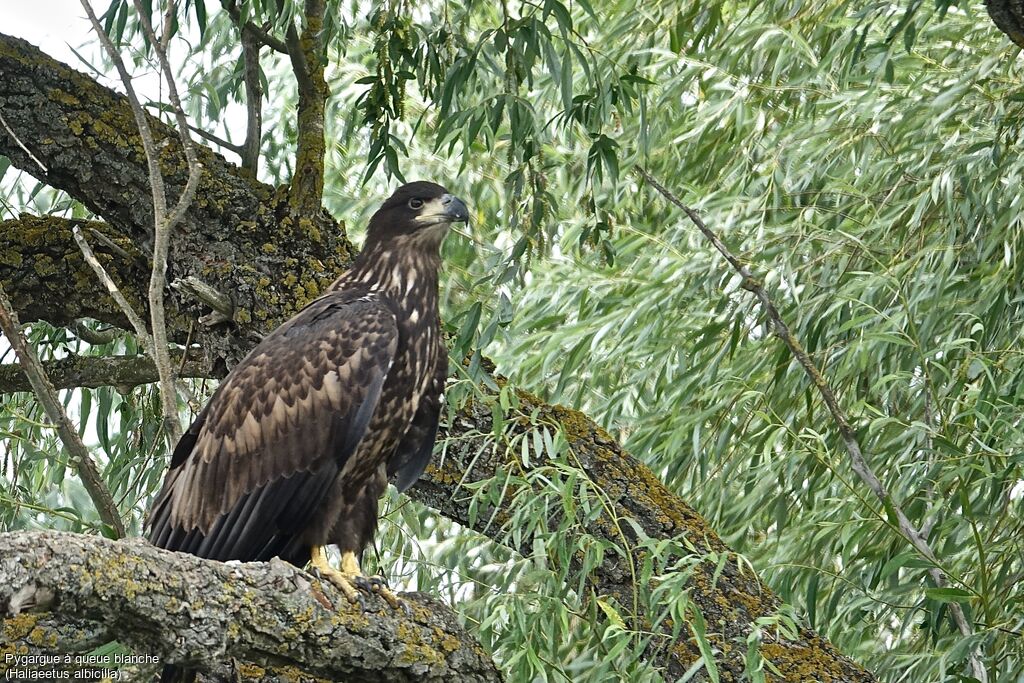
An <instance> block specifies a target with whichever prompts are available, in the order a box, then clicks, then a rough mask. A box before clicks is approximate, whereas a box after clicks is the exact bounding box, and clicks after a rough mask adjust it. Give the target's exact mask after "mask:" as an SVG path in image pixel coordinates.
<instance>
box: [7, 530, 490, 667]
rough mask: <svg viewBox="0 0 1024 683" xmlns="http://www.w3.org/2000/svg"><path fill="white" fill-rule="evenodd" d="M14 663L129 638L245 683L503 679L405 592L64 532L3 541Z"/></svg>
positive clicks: (443, 620) (450, 625)
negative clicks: (342, 586) (341, 585)
mask: <svg viewBox="0 0 1024 683" xmlns="http://www.w3.org/2000/svg"><path fill="white" fill-rule="evenodd" d="M0 576H3V577H4V582H3V584H2V585H0V617H2V622H0V633H2V636H3V637H2V638H0V662H4V661H5V658H6V656H7V655H21V656H24V655H41V654H55V653H81V652H88V651H89V650H91V649H92V648H95V647H96V646H97V645H99V644H102V643H105V642H108V641H112V640H117V641H118V642H120V643H122V644H123V645H127V646H129V647H131V648H132V649H133V650H134V651H135V652H137V653H139V654H149V655H155V656H158V657H160V659H161V661H162V662H164V663H174V664H187V665H189V666H192V667H195V668H199V669H201V670H208V669H213V670H214V671H216V670H218V669H219V668H220V667H221V664H220V663H221V662H224V661H228V660H231V659H234V660H236V661H237V662H238V663H239V664H240V666H238V667H237V668H236V672H235V673H237V674H238V676H239V679H240V680H264V678H268V677H269V678H285V675H284V674H286V673H287V672H289V671H290V672H291V673H292V674H294V675H295V676H296V677H297V678H296V679H293V680H298V679H302V680H310V679H315V678H322V679H327V680H333V681H364V682H366V683H373V682H374V681H396V682H401V681H438V682H441V681H451V680H459V681H467V682H476V681H479V682H484V681H499V680H501V679H500V676H499V674H498V672H497V670H496V669H495V667H494V664H493V662H491V660H490V658H489V657H488V656H487V654H486V653H485V652H483V650H482V649H481V648H480V646H479V645H478V644H476V643H475V642H474V641H473V639H472V638H471V637H470V636H469V635H468V634H467V633H466V632H465V631H464V630H463V629H462V628H461V627H460V626H459V625H458V623H457V621H456V618H455V615H454V613H453V612H452V611H451V610H450V609H449V608H448V607H447V606H445V605H443V604H442V603H440V602H438V601H436V600H433V599H431V598H429V597H428V596H425V595H423V594H420V593H405V594H403V599H404V600H406V602H407V604H408V605H409V607H410V610H409V613H408V614H406V613H405V612H403V611H401V610H392V609H391V608H390V607H388V606H387V604H386V603H385V602H384V601H383V599H381V598H378V597H373V598H370V599H368V611H366V612H362V611H360V609H359V608H358V607H356V606H353V605H350V604H349V603H348V602H347V601H346V600H345V598H344V596H342V595H341V594H340V593H339V592H337V591H336V590H335V589H334V588H333V587H332V586H329V585H323V584H321V583H320V582H319V581H318V580H316V579H314V578H313V577H311V576H310V575H308V574H306V573H304V572H302V571H300V570H298V569H296V568H295V567H292V566H291V565H288V564H286V563H284V562H281V561H278V560H274V561H272V562H270V563H247V564H224V563H221V562H214V561H211V560H202V559H199V558H197V557H193V556H191V555H185V554H181V553H172V552H168V551H166V550H162V549H159V548H154V547H153V546H151V545H149V544H148V543H146V542H145V541H143V540H141V539H133V540H128V541H110V540H107V539H103V538H99V537H95V536H83V535H77V534H69V533H62V532H18V533H8V534H0Z"/></svg>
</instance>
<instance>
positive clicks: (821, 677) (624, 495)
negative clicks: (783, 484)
mask: <svg viewBox="0 0 1024 683" xmlns="http://www.w3.org/2000/svg"><path fill="white" fill-rule="evenodd" d="M518 397H519V408H518V410H517V411H516V414H515V415H510V416H508V417H507V418H506V419H507V420H508V421H511V422H512V423H513V424H514V427H513V431H512V433H511V434H510V435H509V437H510V438H514V437H515V436H517V435H522V434H524V433H526V432H528V431H530V430H531V429H532V427H531V421H535V422H537V423H541V424H548V425H551V426H552V427H555V428H556V429H560V430H561V431H562V433H563V435H564V436H565V438H566V440H567V441H568V443H569V448H570V449H571V452H572V456H573V459H574V462H575V463H577V464H578V466H579V467H580V468H581V469H582V470H583V471H584V472H585V473H586V475H587V477H588V478H589V479H590V481H591V482H593V483H594V485H595V487H596V488H598V489H600V490H601V491H603V492H604V496H605V497H606V499H607V501H608V503H609V507H608V508H607V509H605V510H604V513H603V514H602V515H601V516H600V517H599V518H598V519H597V520H596V521H594V522H591V523H589V524H588V526H587V532H588V533H589V534H591V535H593V536H597V537H598V538H599V539H602V540H605V541H608V542H609V543H611V544H613V545H614V546H617V547H619V548H621V549H622V550H623V552H624V554H625V557H622V556H615V557H614V558H608V559H606V560H605V561H604V562H603V563H602V564H600V565H599V566H598V567H596V568H595V569H594V570H593V572H592V573H591V574H590V575H589V576H586V577H583V578H584V579H585V581H586V584H587V586H588V587H589V588H590V590H591V591H592V592H593V594H595V595H598V596H604V597H609V596H610V597H613V598H614V599H615V601H616V602H617V603H618V604H620V605H622V606H624V607H625V608H626V609H627V610H632V609H633V607H634V604H635V602H634V600H635V591H637V590H642V591H651V590H652V589H653V588H654V586H638V585H636V584H635V583H634V578H635V573H634V572H633V571H631V570H630V566H629V565H630V563H631V562H632V564H633V566H634V567H637V566H641V565H642V564H643V562H644V560H645V557H646V555H647V553H646V552H645V551H644V550H643V548H642V547H641V545H642V544H641V543H640V542H638V539H637V536H636V534H635V532H634V531H633V529H632V524H631V523H635V524H637V525H638V526H639V527H640V528H641V529H643V532H644V534H646V536H647V537H648V538H649V539H651V540H652V541H653V542H655V543H656V542H658V541H660V540H675V541H682V540H683V539H685V541H687V542H688V543H689V544H691V545H692V547H693V548H694V552H695V554H696V555H704V554H707V553H715V554H717V555H719V556H721V555H723V554H726V555H727V554H729V553H731V551H730V550H729V548H728V547H727V546H726V545H725V544H724V543H723V542H722V541H721V540H720V539H719V538H718V535H717V534H716V533H715V532H714V530H713V529H712V528H711V527H710V526H709V525H708V523H707V522H706V521H705V520H704V518H703V517H701V516H700V514H698V513H697V512H696V511H694V510H693V508H691V507H690V506H688V505H687V504H686V503H684V502H683V501H682V499H680V498H679V497H678V496H676V495H674V494H673V493H672V492H671V491H669V490H668V489H666V488H665V486H664V485H663V484H662V483H661V482H659V481H658V479H657V477H655V476H654V474H653V473H652V472H651V471H650V470H649V469H648V468H647V467H646V466H645V465H644V464H643V463H641V462H640V461H639V460H637V459H636V458H634V457H633V456H632V455H630V454H629V453H628V452H626V451H625V450H623V449H622V446H620V445H619V444H618V443H617V442H616V441H615V439H614V438H612V437H611V436H610V435H609V434H608V433H607V432H605V431H604V430H603V429H601V427H599V426H598V425H597V424H596V423H594V422H593V421H592V420H591V419H590V418H588V417H587V416H586V415H583V414H582V413H579V412H577V411H574V410H570V409H568V408H564V407H562V406H557V405H550V404H546V403H544V402H543V401H541V400H540V399H538V398H536V397H534V396H531V395H529V394H527V393H524V392H518ZM492 418H493V413H492V408H491V406H490V405H489V404H488V403H487V402H486V401H474V402H472V403H470V404H469V405H468V406H466V408H464V409H463V410H462V411H461V412H460V413H459V414H458V416H457V417H456V418H455V419H454V420H453V424H451V425H449V426H447V427H444V426H442V434H441V438H446V439H447V444H446V448H445V457H444V459H443V460H441V461H440V462H439V461H438V460H437V459H435V461H434V463H433V464H432V465H431V467H430V468H429V469H428V470H427V473H426V475H425V476H424V477H423V478H422V479H420V481H419V482H418V483H417V484H416V485H415V486H414V487H413V488H412V489H411V490H410V491H409V494H410V495H411V496H412V497H413V498H415V499H417V500H419V501H420V502H422V503H424V504H426V505H428V506H430V507H432V508H434V509H436V510H438V511H440V512H441V513H442V514H444V515H445V516H446V517H449V518H451V519H454V520H455V521H457V522H459V523H460V524H462V525H465V526H468V527H470V528H474V529H476V530H477V531H479V532H481V533H484V534H486V535H488V536H490V537H491V538H493V539H494V540H496V541H498V542H499V543H504V544H506V545H509V547H513V546H512V544H511V537H510V536H509V535H508V534H506V532H504V531H503V530H502V529H501V527H502V525H503V522H504V520H507V519H509V517H510V516H511V514H512V509H511V504H510V502H509V500H507V499H503V500H502V502H501V503H500V504H499V506H498V508H497V509H496V510H485V511H480V512H478V514H477V515H476V521H475V522H473V521H472V519H473V517H472V516H471V515H470V512H469V510H470V501H471V499H472V493H470V492H469V491H468V490H467V489H465V488H462V485H463V484H467V485H469V484H474V483H476V482H480V481H485V480H488V479H491V478H492V477H494V476H495V475H496V474H498V473H502V472H509V471H516V470H517V469H523V468H524V465H523V463H522V461H521V460H519V458H518V449H512V450H510V449H507V448H504V447H498V448H495V447H494V446H495V444H494V443H493V440H492V437H491V436H490V435H491V434H492V432H493V429H492V427H493V421H492ZM551 464H552V463H551V462H550V461H549V460H546V459H544V458H543V457H542V456H539V455H537V454H534V455H533V456H531V463H530V467H531V468H541V467H545V466H548V465H551ZM533 493H535V494H536V495H546V494H545V493H544V492H543V491H539V490H538V491H535V492H533ZM531 495H533V494H531ZM560 506H561V502H560V501H553V507H554V508H556V509H557V508H560ZM492 517H493V519H494V520H495V521H494V522H493V523H489V522H490V520H491V518H492ZM627 520H629V521H627ZM521 543H522V546H521V547H513V549H514V550H516V551H522V550H523V549H524V548H526V549H527V550H528V549H529V548H530V547H531V544H532V540H531V538H530V537H528V536H524V538H523V539H522V541H521ZM569 570H570V571H569V584H570V585H574V584H576V583H578V582H579V579H580V578H581V577H580V576H579V567H570V568H569ZM687 589H688V591H689V592H690V597H691V599H692V600H693V602H694V603H695V604H696V605H697V607H699V609H700V610H701V613H702V614H703V616H704V620H705V621H706V622H707V623H708V624H709V625H711V624H714V630H715V634H714V635H709V637H710V638H711V639H712V643H713V645H714V646H715V647H717V648H718V650H719V652H718V653H717V655H716V661H717V666H718V669H719V672H720V674H721V675H722V679H721V680H723V681H725V680H736V681H738V680H744V669H745V663H744V653H745V648H746V645H745V643H746V639H747V636H748V635H749V634H750V633H751V630H752V624H753V623H754V621H755V620H756V619H758V618H760V617H768V616H771V615H774V614H775V613H776V612H777V610H778V608H779V606H780V605H781V601H780V600H779V598H778V597H776V596H775V594H774V593H772V591H771V589H770V588H768V587H767V586H766V585H765V584H764V583H762V582H761V580H760V579H759V578H758V577H757V576H756V575H755V574H753V572H744V571H741V570H740V568H739V566H738V563H737V562H736V561H735V559H731V560H729V561H727V562H725V563H724V565H722V566H721V567H719V566H717V565H716V564H714V563H710V562H706V561H705V562H701V563H700V564H698V565H697V566H696V567H695V569H694V571H693V575H692V578H691V580H690V581H689V582H688V585H687ZM658 616H659V615H658V614H656V613H645V612H644V611H643V610H642V609H641V610H640V611H638V612H637V613H636V614H635V615H634V621H635V625H636V626H637V627H639V628H642V629H643V630H649V629H652V628H653V629H655V632H657V633H661V634H663V639H662V640H661V641H658V642H655V643H653V644H652V647H651V652H649V653H648V654H649V656H650V657H651V659H652V660H653V661H654V663H655V664H656V665H657V666H658V667H659V668H660V670H661V671H662V673H663V674H664V675H665V677H666V678H667V679H668V680H673V679H675V678H678V677H679V676H681V675H683V673H685V672H686V670H687V669H688V668H689V667H690V666H691V665H692V664H693V663H694V662H696V661H697V659H699V658H700V656H701V655H700V652H699V650H698V648H697V646H696V644H695V642H694V641H693V640H692V639H691V638H690V637H689V634H688V633H687V631H686V630H685V629H684V631H683V635H682V636H681V637H680V638H679V639H678V640H676V641H674V642H673V641H672V640H671V638H670V636H671V632H672V625H671V624H669V623H666V622H664V621H663V622H660V623H659V622H657V619H658ZM710 630H711V628H710V627H709V631H710ZM761 654H762V656H764V658H765V659H767V660H768V661H769V662H771V663H772V665H773V666H775V667H776V668H778V670H779V672H780V673H781V674H782V677H781V679H779V680H784V681H807V680H814V681H817V682H818V683H839V682H843V683H854V682H856V683H868V682H870V681H874V680H875V679H874V677H873V676H872V675H871V674H869V673H868V672H866V671H864V670H863V669H862V668H860V667H859V666H857V665H856V664H855V663H853V662H852V661H851V660H849V659H848V658H846V657H844V656H843V655H842V654H840V653H838V652H837V651H836V650H835V649H834V648H833V647H832V645H831V644H829V642H828V641H826V640H825V639H823V638H822V637H821V636H819V635H817V634H816V633H814V632H813V631H811V630H810V629H801V630H800V633H799V637H798V638H796V639H792V640H785V639H779V640H774V641H765V642H764V643H762V645H761ZM770 680H773V679H770Z"/></svg>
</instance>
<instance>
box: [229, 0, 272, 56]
mask: <svg viewBox="0 0 1024 683" xmlns="http://www.w3.org/2000/svg"><path fill="white" fill-rule="evenodd" d="M221 6H222V7H224V9H225V10H227V12H228V15H229V16H230V17H231V19H232V21H234V22H235V25H236V26H238V28H240V29H243V30H246V31H251V32H252V34H253V36H255V37H256V39H257V40H259V42H260V43H261V44H262V45H266V46H267V47H269V48H270V49H271V50H274V51H275V52H280V53H281V54H283V55H286V54H288V46H287V45H285V42H284V41H283V40H281V39H280V38H277V37H275V36H272V35H270V34H269V33H268V32H267V31H268V30H269V28H270V26H269V25H264V26H257V25H256V24H254V23H253V22H251V21H247V22H243V21H242V12H241V10H239V9H238V3H237V2H235V0H221Z"/></svg>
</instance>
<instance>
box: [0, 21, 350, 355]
mask: <svg viewBox="0 0 1024 683" xmlns="http://www.w3.org/2000/svg"><path fill="white" fill-rule="evenodd" d="M0 113H2V114H3V116H4V119H5V121H7V123H8V124H9V126H10V128H11V130H12V131H13V133H14V134H16V135H17V137H18V138H19V139H21V140H23V141H26V142H27V143H28V146H29V147H30V148H31V149H32V153H33V154H34V155H35V156H36V157H37V158H38V159H39V160H40V161H41V162H43V163H44V164H45V165H46V168H47V169H48V172H46V173H43V172H42V171H40V169H39V168H38V166H37V165H36V163H35V162H34V161H33V160H32V159H31V158H30V157H29V156H28V155H27V154H26V152H25V151H24V150H22V149H21V147H19V146H18V144H17V143H16V142H15V140H14V138H13V136H12V135H11V134H10V133H8V132H6V131H4V130H3V129H2V128H0V154H2V155H4V156H7V157H8V158H10V159H11V161H12V163H13V164H14V165H15V166H16V167H18V168H22V169H24V170H25V171H27V172H29V173H32V174H34V175H36V176H37V177H39V178H40V179H41V180H44V181H45V182H47V183H48V184H50V185H52V186H53V187H57V188H60V189H63V190H65V191H67V192H68V193H70V194H71V195H72V196H74V197H75V198H76V199H79V200H80V201H82V202H83V203H84V204H86V206H88V207H89V208H90V209H91V210H93V211H95V212H96V213H98V214H99V215H101V216H103V217H104V218H105V219H106V220H107V222H108V223H109V224H110V227H111V232H113V236H114V237H115V240H116V238H117V237H119V238H121V239H124V240H125V241H126V242H128V243H135V244H139V245H142V248H143V251H144V252H145V251H149V246H151V245H152V239H153V235H152V225H153V207H152V203H151V202H150V201H148V199H147V198H148V197H149V194H150V187H149V177H148V173H147V171H146V166H145V163H144V158H145V157H144V150H143V148H142V143H141V141H140V139H139V135H138V131H137V128H136V126H135V122H134V118H133V115H132V112H131V108H130V106H129V105H128V103H127V101H126V99H125V98H124V96H121V95H118V94H116V93H114V92H113V91H111V90H109V89H107V88H104V87H103V86H100V85H99V84H97V83H96V82H95V81H93V80H92V79H91V78H89V77H88V76H86V75H84V74H82V73H79V72H77V71H74V70H72V69H70V68H69V67H67V66H65V65H64V64H61V63H59V62H57V61H55V60H53V59H51V58H50V57H47V56H46V55H44V54H42V53H41V52H39V50H37V49H36V48H34V47H32V46H31V45H29V44H28V43H26V42H25V41H22V40H19V39H17V38H13V37H10V36H5V35H3V34H0ZM149 125H150V127H151V129H152V132H153V136H154V139H155V141H156V142H157V146H158V148H159V154H160V170H161V171H162V173H163V177H164V181H165V183H166V186H167V193H168V195H169V196H180V194H181V192H182V190H183V189H184V187H185V185H186V182H187V178H188V164H187V163H186V160H185V155H184V153H183V151H182V147H181V142H180V140H179V139H178V136H177V134H176V133H175V131H174V130H173V129H171V128H169V127H168V126H165V125H164V124H163V123H161V122H160V121H158V120H157V119H155V118H150V120H149ZM36 147H38V149H37V148H36ZM198 157H199V161H200V163H202V165H203V167H204V169H205V170H206V173H204V174H203V176H202V179H201V180H200V182H199V188H198V191H197V195H196V196H197V198H198V199H197V200H196V201H194V202H193V203H192V204H191V205H190V206H189V208H188V211H187V212H186V213H185V215H184V217H183V219H182V225H181V229H180V230H176V231H175V232H174V234H173V235H172V236H171V240H170V263H169V271H168V279H169V280H171V281H173V280H174V279H177V278H184V277H187V276H195V277H198V278H200V279H201V280H203V281H205V282H207V283H209V284H210V285H212V286H213V287H214V288H216V289H217V290H219V291H221V292H226V293H229V294H230V295H231V296H232V298H233V299H234V300H235V310H236V316H235V319H234V321H233V322H234V324H235V326H236V327H230V326H226V325H219V326H216V327H202V328H197V329H196V333H195V339H194V341H195V342H196V343H198V344H199V345H201V346H202V348H203V349H204V350H206V352H207V353H208V354H209V356H210V358H211V360H213V361H215V362H219V363H226V364H227V365H231V364H232V363H234V362H236V361H237V360H238V359H239V358H240V357H241V356H242V355H244V353H245V352H246V350H247V347H248V346H249V344H250V342H249V340H250V339H251V338H253V337H258V336H260V335H262V334H264V333H265V332H266V331H267V330H268V329H270V328H272V327H274V326H276V325H277V324H279V323H280V322H282V321H283V320H284V318H286V317H287V316H288V315H290V314H291V313H294V312H295V311H296V310H297V309H298V308H300V307H301V306H303V305H304V304H305V303H307V302H308V301H309V300H311V299H312V298H314V297H315V296H316V295H317V294H318V293H319V292H320V291H321V289H322V288H323V287H324V286H326V285H327V284H329V283H330V282H331V280H332V279H333V278H334V276H335V274H336V273H338V272H339V271H341V270H343V269H344V268H345V266H346V265H347V264H348V263H349V262H350V260H351V256H352V250H351V246H350V245H349V243H348V242H347V240H346V239H345V235H344V231H343V230H341V229H339V227H338V225H337V224H336V223H335V222H334V221H333V220H332V219H331V218H330V216H328V215H327V214H326V212H324V211H322V210H318V211H316V212H314V213H312V214H308V215H305V216H302V217H299V216H298V215H296V214H293V213H292V212H291V211H290V209H289V208H288V195H287V193H284V192H282V193H275V192H274V191H273V189H272V188H270V187H267V186H266V185H263V184H261V183H259V182H256V181H255V180H253V179H252V178H251V177H249V174H248V173H245V172H242V171H240V170H239V169H238V168H237V167H235V166H233V165H231V164H229V163H227V162H225V161H224V159H223V158H222V157H219V156H217V155H215V154H214V153H213V152H211V151H210V150H208V149H206V148H205V147H200V148H199V151H198ZM69 236H70V235H69ZM45 239H49V237H46V238H45ZM0 241H2V234H0ZM119 243H120V242H119ZM71 246H74V244H73V243H72V244H71ZM131 251H133V252H134V251H136V249H131ZM20 256H21V255H20V254H17V253H12V254H10V256H8V255H7V253H6V252H5V251H4V250H3V249H2V244H0V268H2V267H3V265H4V264H5V262H8V263H9V262H11V261H16V260H18V259H19V258H20ZM104 265H105V266H106V268H107V270H108V272H110V273H111V276H112V277H114V279H115V281H118V282H119V283H121V284H122V285H123V284H124V282H125V280H124V279H121V278H120V277H118V276H119V274H120V272H119V269H118V267H114V266H113V265H112V264H104ZM0 279H2V280H3V282H4V284H5V285H9V286H10V290H9V291H10V292H11V296H12V298H14V299H15V306H17V307H18V310H19V311H21V312H22V313H23V315H24V317H25V318H26V319H32V318H33V317H34V316H33V315H30V314H29V313H28V312H27V311H26V310H25V309H23V308H22V307H21V306H22V304H23V303H26V304H27V305H28V306H29V307H30V308H32V309H33V310H36V309H43V307H42V306H38V307H37V306H35V305H34V304H33V303H32V302H20V301H18V294H19V293H18V291H17V290H18V289H19V288H20V287H21V283H20V282H16V281H15V282H11V281H8V280H6V278H5V276H3V275H0ZM36 279H38V278H36ZM134 281H137V280H134ZM75 284H76V285H78V284H79V283H75ZM54 286H55V285H54V284H51V283H46V284H44V288H51V287H54ZM88 287H89V288H90V289H94V288H93V286H92V285H88ZM66 289H73V288H71V287H67V288H66ZM72 298H73V299H75V300H80V299H81V296H76V295H74V293H73V292H72ZM98 301H99V302H105V303H108V304H109V303H112V302H110V299H109V297H106V296H103V297H99V298H98ZM54 303H56V304H57V306H56V309H59V312H57V311H55V313H54V314H53V315H54V316H58V315H61V314H63V312H64V309H66V308H67V307H64V306H61V305H60V304H59V302H56V301H55V302H54ZM167 305H168V317H167V326H168V334H169V336H170V337H171V338H172V339H175V340H176V341H178V342H182V341H184V339H185V338H186V337H187V335H188V331H189V329H190V327H191V326H192V321H194V320H195V319H196V318H197V317H198V316H199V315H201V314H203V313H206V312H208V311H207V310H204V309H203V308H202V307H201V306H200V305H199V304H198V303H196V302H193V301H192V300H186V301H182V300H180V299H179V298H177V297H174V296H171V297H169V298H168V300H167ZM84 306H85V307H86V308H94V305H93V304H91V303H89V302H85V304H84ZM111 308H113V307H111ZM43 310H45V309H43ZM136 310H139V311H140V312H142V309H141V308H140V307H136ZM115 315H116V314H115ZM35 317H41V316H35ZM74 317H93V318H97V319H102V320H106V318H105V317H104V316H100V315H91V314H90V313H88V312H84V311H82V312H79V313H78V314H77V315H75V316H74ZM47 319H50V318H47ZM119 323H120V324H122V325H123V324H124V320H123V319H121V320H120V321H119ZM239 340H243V341H242V342H240V341H239Z"/></svg>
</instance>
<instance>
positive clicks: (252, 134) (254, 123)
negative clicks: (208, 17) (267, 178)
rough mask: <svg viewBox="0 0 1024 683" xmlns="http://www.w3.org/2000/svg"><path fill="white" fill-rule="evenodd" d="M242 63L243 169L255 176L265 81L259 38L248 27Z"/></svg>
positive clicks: (243, 37) (257, 163) (244, 37)
mask: <svg viewBox="0 0 1024 683" xmlns="http://www.w3.org/2000/svg"><path fill="white" fill-rule="evenodd" d="M242 61H243V62H244V63H245V111H246V125H245V142H244V143H243V144H242V151H241V156H242V168H244V169H245V170H247V171H249V172H251V173H252V174H253V176H255V175H256V172H257V171H258V170H259V161H260V140H261V139H262V138H263V81H262V80H261V79H260V42H259V36H258V35H257V34H256V32H255V31H254V30H253V29H252V28H250V27H249V26H248V25H247V26H244V27H243V28H242Z"/></svg>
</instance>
